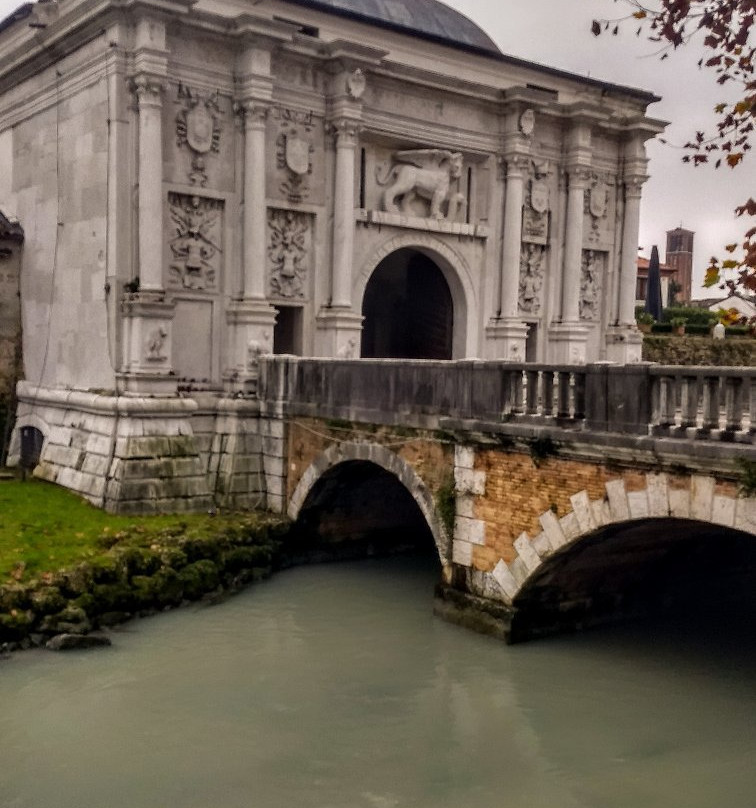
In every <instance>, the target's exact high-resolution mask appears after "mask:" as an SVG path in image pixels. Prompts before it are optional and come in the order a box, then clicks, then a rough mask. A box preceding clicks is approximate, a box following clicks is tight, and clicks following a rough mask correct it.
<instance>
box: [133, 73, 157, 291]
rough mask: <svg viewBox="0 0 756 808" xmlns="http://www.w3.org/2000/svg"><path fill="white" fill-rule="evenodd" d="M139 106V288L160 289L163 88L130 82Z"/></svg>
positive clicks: (148, 81) (146, 79) (146, 80)
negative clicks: (133, 86) (133, 85)
mask: <svg viewBox="0 0 756 808" xmlns="http://www.w3.org/2000/svg"><path fill="white" fill-rule="evenodd" d="M134 84H135V92H136V96H137V103H138V107H139V289H140V291H145V292H152V291H162V289H163V125H162V114H163V103H162V92H163V85H162V84H161V83H160V82H159V81H158V80H156V79H154V78H153V77H150V76H140V77H139V78H137V79H136V80H135V82H134Z"/></svg>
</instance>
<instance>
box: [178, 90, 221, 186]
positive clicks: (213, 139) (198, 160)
mask: <svg viewBox="0 0 756 808" xmlns="http://www.w3.org/2000/svg"><path fill="white" fill-rule="evenodd" d="M176 103H178V104H180V105H181V107H182V108H181V110H180V111H179V113H178V115H177V116H176V143H177V144H178V146H185V145H186V146H188V147H189V149H190V150H191V152H192V167H191V170H190V171H189V182H190V183H191V184H192V185H199V186H202V187H204V186H205V185H207V180H208V176H207V166H206V163H205V155H207V154H209V153H211V152H212V153H215V154H217V153H218V152H219V151H220V138H221V125H220V115H221V110H220V104H219V100H218V93H217V92H214V93H210V94H203V93H201V92H199V91H198V90H194V89H192V88H191V87H188V86H186V85H185V84H179V88H178V97H177V99H176Z"/></svg>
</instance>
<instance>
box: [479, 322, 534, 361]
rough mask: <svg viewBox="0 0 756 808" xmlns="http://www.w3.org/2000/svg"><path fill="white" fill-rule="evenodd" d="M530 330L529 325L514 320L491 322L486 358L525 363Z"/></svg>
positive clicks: (487, 328) (488, 328) (489, 324)
mask: <svg viewBox="0 0 756 808" xmlns="http://www.w3.org/2000/svg"><path fill="white" fill-rule="evenodd" d="M529 329H530V326H529V325H528V324H527V323H523V322H522V320H515V319H514V318H512V319H509V318H505V319H500V320H490V321H489V323H488V325H487V326H486V358H487V359H505V360H506V361H507V362H524V361H525V344H526V342H527V339H528V330H529Z"/></svg>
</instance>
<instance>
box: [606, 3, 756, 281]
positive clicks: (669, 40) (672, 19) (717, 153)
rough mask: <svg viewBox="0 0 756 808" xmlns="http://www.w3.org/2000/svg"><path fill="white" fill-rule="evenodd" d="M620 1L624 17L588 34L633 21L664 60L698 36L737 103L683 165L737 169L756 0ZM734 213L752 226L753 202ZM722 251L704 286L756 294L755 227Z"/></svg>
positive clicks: (751, 115) (752, 105) (747, 129)
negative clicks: (734, 88)
mask: <svg viewBox="0 0 756 808" xmlns="http://www.w3.org/2000/svg"><path fill="white" fill-rule="evenodd" d="M616 1H617V0H615V2H616ZM622 2H624V3H625V4H626V5H627V6H629V9H628V14H627V15H625V16H624V17H621V18H619V19H615V20H594V21H593V25H592V28H591V30H592V31H593V33H594V34H595V35H596V36H599V35H600V34H602V33H605V32H610V33H612V34H614V35H616V34H618V33H619V31H620V27H621V26H622V25H623V24H625V25H627V24H629V23H631V22H632V23H634V22H637V23H638V28H637V31H636V33H637V34H638V36H641V35H643V34H645V35H646V36H647V37H648V38H649V39H650V40H651V41H652V42H655V43H660V44H661V52H660V58H661V59H665V58H667V56H668V55H669V50H670V49H673V48H679V47H681V46H683V45H685V44H687V43H688V42H690V41H691V40H692V39H693V38H694V37H698V38H701V37H702V38H703V46H704V48H705V50H706V55H705V56H704V57H703V58H702V59H701V60H700V62H699V66H700V67H702V68H704V69H708V70H711V71H713V74H714V78H715V80H716V81H717V83H718V84H720V85H722V86H725V85H728V86H732V85H737V88H738V89H737V93H736V94H737V96H738V98H737V100H736V101H734V102H731V103H721V104H718V105H717V107H716V108H715V112H716V113H717V115H718V116H719V117H718V120H717V123H716V131H714V132H708V133H707V132H696V133H695V136H694V137H693V138H691V140H690V142H688V143H686V144H685V150H686V154H685V156H684V157H683V161H684V162H686V163H692V164H693V165H694V166H696V165H701V164H703V163H710V162H713V163H714V164H715V166H716V167H717V168H719V167H720V166H723V167H724V166H726V167H729V168H731V169H735V168H737V167H739V166H740V165H741V163H743V161H744V160H745V158H746V154H747V152H748V151H750V149H751V146H752V139H753V137H754V122H755V121H756V70H755V68H756V65H755V64H754V62H755V61H756V47H755V46H754V43H753V39H752V31H753V30H754V22H756V0H660V2H658V3H656V4H655V7H651V6H650V5H647V4H645V3H642V2H640V0H622ZM735 212H736V214H737V215H738V216H743V217H750V221H751V223H756V201H754V199H753V198H750V199H748V200H747V201H746V202H744V204H742V205H740V206H739V207H738V208H737V209H736V211H735ZM724 249H725V251H726V252H727V253H729V256H730V257H728V258H726V259H723V260H720V259H718V258H716V257H715V258H712V259H711V263H710V265H709V268H708V270H707V273H706V280H705V285H706V286H714V285H715V284H717V283H723V284H724V285H726V286H729V287H731V288H732V289H734V288H735V287H736V286H740V287H742V288H744V289H746V290H748V291H750V292H756V226H753V227H750V228H749V229H747V231H746V233H745V235H744V240H743V242H742V243H739V244H728V245H727V246H726V247H725V248H724ZM727 271H730V272H727ZM733 272H734V279H732V277H731V275H732V273H733Z"/></svg>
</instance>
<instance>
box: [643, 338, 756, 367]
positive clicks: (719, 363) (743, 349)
mask: <svg viewBox="0 0 756 808" xmlns="http://www.w3.org/2000/svg"><path fill="white" fill-rule="evenodd" d="M643 360H644V361H645V362H658V363H659V364H660V365H714V366H716V367H754V366H756V340H753V339H734V340H733V339H725V340H715V339H712V338H711V337H708V336H706V337H699V336H689V335H687V334H686V335H685V336H682V337H676V336H672V335H669V336H667V335H661V334H658V335H657V334H649V335H646V336H645V337H644V338H643Z"/></svg>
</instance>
